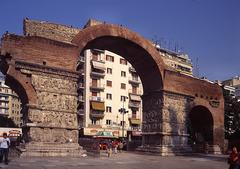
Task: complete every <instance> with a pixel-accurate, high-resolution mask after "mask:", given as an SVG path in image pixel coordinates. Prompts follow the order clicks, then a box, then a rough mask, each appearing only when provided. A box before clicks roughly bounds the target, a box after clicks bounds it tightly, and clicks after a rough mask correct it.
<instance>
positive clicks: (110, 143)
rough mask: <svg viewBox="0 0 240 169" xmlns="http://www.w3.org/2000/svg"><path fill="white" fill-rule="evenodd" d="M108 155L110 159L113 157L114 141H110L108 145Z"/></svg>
mask: <svg viewBox="0 0 240 169" xmlns="http://www.w3.org/2000/svg"><path fill="white" fill-rule="evenodd" d="M107 154H108V157H111V155H112V141H111V140H109V141H108V144H107Z"/></svg>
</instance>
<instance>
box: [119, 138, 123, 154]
mask: <svg viewBox="0 0 240 169" xmlns="http://www.w3.org/2000/svg"><path fill="white" fill-rule="evenodd" d="M122 150H123V142H122V141H120V143H119V152H120V153H121V152H122Z"/></svg>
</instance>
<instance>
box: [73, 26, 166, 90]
mask: <svg viewBox="0 0 240 169" xmlns="http://www.w3.org/2000/svg"><path fill="white" fill-rule="evenodd" d="M72 43H74V44H76V45H77V46H78V47H79V53H82V52H83V51H84V50H85V49H91V48H98V49H103V50H109V51H112V52H114V53H116V54H119V55H121V56H122V57H124V58H125V59H127V60H128V61H129V62H130V63H131V64H132V65H133V67H134V68H135V69H136V71H137V72H138V74H139V76H140V78H141V80H142V82H143V88H144V92H145V93H147V92H152V91H158V90H161V89H162V88H163V72H164V69H165V64H164V62H163V60H162V58H161V57H160V55H159V53H158V51H157V50H156V49H155V47H154V46H153V45H152V44H151V42H150V41H148V40H146V39H144V38H143V37H142V36H140V35H138V34H137V33H135V32H132V31H130V30H128V29H126V28H124V27H120V26H117V25H110V24H100V25H95V26H91V27H88V28H85V29H83V30H82V31H80V32H79V33H78V34H77V35H76V36H75V37H74V38H73V40H72Z"/></svg>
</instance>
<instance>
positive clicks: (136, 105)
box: [128, 101, 140, 108]
mask: <svg viewBox="0 0 240 169" xmlns="http://www.w3.org/2000/svg"><path fill="white" fill-rule="evenodd" d="M128 106H129V107H131V108H139V107H140V104H139V103H135V102H131V101H130V102H129V103H128Z"/></svg>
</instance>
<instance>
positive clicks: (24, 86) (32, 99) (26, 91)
mask: <svg viewBox="0 0 240 169" xmlns="http://www.w3.org/2000/svg"><path fill="white" fill-rule="evenodd" d="M3 73H4V71H3ZM4 74H5V75H6V79H5V81H6V82H5V83H6V85H8V86H9V87H10V88H11V89H12V90H14V91H15V92H16V93H17V94H18V96H19V98H20V100H21V102H22V104H23V105H26V104H30V105H33V104H36V103H37V95H36V92H35V90H34V89H33V87H32V85H31V81H30V79H28V78H27V77H26V76H25V75H23V74H22V73H21V72H19V71H18V70H16V69H15V67H14V66H12V65H9V67H8V70H7V71H6V72H5V73H4Z"/></svg>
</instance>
